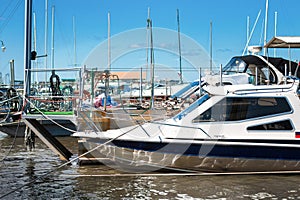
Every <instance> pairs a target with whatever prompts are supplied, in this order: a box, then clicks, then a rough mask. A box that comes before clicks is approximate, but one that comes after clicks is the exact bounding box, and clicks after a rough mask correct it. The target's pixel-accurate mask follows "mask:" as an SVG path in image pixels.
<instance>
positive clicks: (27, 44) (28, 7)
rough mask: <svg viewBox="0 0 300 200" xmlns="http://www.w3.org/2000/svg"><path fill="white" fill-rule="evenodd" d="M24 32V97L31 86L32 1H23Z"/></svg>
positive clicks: (28, 92)
mask: <svg viewBox="0 0 300 200" xmlns="http://www.w3.org/2000/svg"><path fill="white" fill-rule="evenodd" d="M24 24H25V30H24V33H25V34H24V95H29V94H30V85H31V72H30V70H31V59H30V55H31V28H32V0H26V1H25V23H24Z"/></svg>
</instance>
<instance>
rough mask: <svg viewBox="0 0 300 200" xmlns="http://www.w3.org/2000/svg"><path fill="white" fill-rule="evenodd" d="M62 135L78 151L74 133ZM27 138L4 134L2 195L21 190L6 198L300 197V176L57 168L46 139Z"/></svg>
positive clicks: (0, 144) (0, 137)
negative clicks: (30, 146) (29, 141)
mask: <svg viewBox="0 0 300 200" xmlns="http://www.w3.org/2000/svg"><path fill="white" fill-rule="evenodd" d="M59 139H60V141H61V142H62V143H64V144H65V145H66V146H67V148H68V149H70V150H71V151H72V152H73V153H77V149H76V148H77V146H76V142H77V141H76V140H75V139H74V138H68V137H66V138H59ZM13 143H14V146H13V148H11V150H10V147H11V145H12V144H13ZM23 143H24V141H23V139H22V138H18V139H17V140H16V141H14V139H13V138H11V137H6V136H5V135H2V134H0V147H1V148H0V160H1V162H0V180H1V184H0V195H1V196H3V195H5V194H7V193H9V192H11V191H14V190H16V191H14V192H13V193H11V194H9V195H7V196H5V197H3V199H300V175H221V176H220V175H219V176H191V175H190V176H187V175H174V174H172V175H168V174H166V173H161V174H153V175H142V176H140V175H132V174H128V175H126V174H122V173H121V172H118V171H115V170H113V169H110V168H108V167H106V166H101V165H89V166H87V165H86V166H77V165H68V166H65V167H63V168H60V169H58V170H55V169H56V168H57V166H60V165H61V164H63V162H62V161H60V160H59V158H58V156H57V155H55V154H54V153H53V152H52V151H51V150H49V149H48V148H47V147H46V146H45V145H44V144H42V142H41V141H39V140H37V144H36V148H35V150H34V151H33V152H28V151H27V149H26V147H25V146H24V144H23ZM51 170H54V172H52V173H49V172H50V171H51ZM120 173H121V174H120ZM45 174H49V175H48V176H47V177H45V178H43V179H38V180H36V181H34V180H35V179H36V178H38V177H42V176H44V175H45ZM30 182H34V183H32V184H28V183H30ZM27 184H28V185H27ZM298 196H299V197H298Z"/></svg>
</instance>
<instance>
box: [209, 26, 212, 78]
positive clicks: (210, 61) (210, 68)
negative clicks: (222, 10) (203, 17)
mask: <svg viewBox="0 0 300 200" xmlns="http://www.w3.org/2000/svg"><path fill="white" fill-rule="evenodd" d="M209 49H210V59H209V70H210V73H212V21H210V48H209Z"/></svg>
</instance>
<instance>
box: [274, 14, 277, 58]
mask: <svg viewBox="0 0 300 200" xmlns="http://www.w3.org/2000/svg"><path fill="white" fill-rule="evenodd" d="M274 23H275V24H274V37H276V36H277V12H275V22H274ZM274 57H276V48H274Z"/></svg>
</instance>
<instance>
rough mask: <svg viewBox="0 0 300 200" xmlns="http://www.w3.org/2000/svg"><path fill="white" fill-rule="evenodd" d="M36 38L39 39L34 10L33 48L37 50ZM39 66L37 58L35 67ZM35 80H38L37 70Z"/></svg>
mask: <svg viewBox="0 0 300 200" xmlns="http://www.w3.org/2000/svg"><path fill="white" fill-rule="evenodd" d="M36 40H37V37H36V15H35V12H34V13H33V50H34V51H35V52H36ZM37 67H38V66H37V60H35V61H34V67H33V68H36V69H37ZM35 79H36V80H35ZM33 81H36V82H38V74H37V72H35V77H33Z"/></svg>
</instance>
